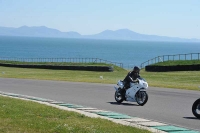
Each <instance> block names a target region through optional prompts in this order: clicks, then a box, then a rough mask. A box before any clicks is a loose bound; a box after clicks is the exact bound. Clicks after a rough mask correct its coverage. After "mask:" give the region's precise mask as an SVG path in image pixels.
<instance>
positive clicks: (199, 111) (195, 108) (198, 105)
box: [192, 98, 200, 119]
mask: <svg viewBox="0 0 200 133" xmlns="http://www.w3.org/2000/svg"><path fill="white" fill-rule="evenodd" d="M192 113H193V114H194V116H196V117H197V118H198V119H200V98H199V99H197V100H196V101H195V102H194V103H193V105H192Z"/></svg>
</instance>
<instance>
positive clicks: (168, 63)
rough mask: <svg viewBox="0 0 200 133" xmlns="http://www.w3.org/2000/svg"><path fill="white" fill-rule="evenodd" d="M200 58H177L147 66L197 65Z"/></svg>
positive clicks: (199, 62)
mask: <svg viewBox="0 0 200 133" xmlns="http://www.w3.org/2000/svg"><path fill="white" fill-rule="evenodd" d="M199 64H200V60H177V61H164V62H159V63H155V64H152V65H149V66H177V65H199Z"/></svg>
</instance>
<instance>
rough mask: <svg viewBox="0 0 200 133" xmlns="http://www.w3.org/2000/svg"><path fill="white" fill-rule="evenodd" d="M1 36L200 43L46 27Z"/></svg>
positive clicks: (4, 30) (7, 29)
mask: <svg viewBox="0 0 200 133" xmlns="http://www.w3.org/2000/svg"><path fill="white" fill-rule="evenodd" d="M0 36H31V37H59V38H61V37H62V38H87V39H107V40H111V39H112V40H142V41H182V42H183V41H187V42H200V39H184V38H178V37H166V36H157V35H145V34H140V33H136V32H134V31H131V30H129V29H120V30H116V31H112V30H105V31H103V32H101V33H98V34H94V35H81V34H79V33H78V32H73V31H71V32H61V31H59V30H57V29H52V28H48V27H45V26H39V27H35V26H34V27H28V26H22V27H19V28H10V27H0Z"/></svg>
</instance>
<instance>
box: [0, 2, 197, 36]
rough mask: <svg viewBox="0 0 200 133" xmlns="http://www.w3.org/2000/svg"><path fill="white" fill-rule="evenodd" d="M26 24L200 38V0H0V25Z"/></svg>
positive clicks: (83, 30)
mask: <svg viewBox="0 0 200 133" xmlns="http://www.w3.org/2000/svg"><path fill="white" fill-rule="evenodd" d="M23 25H27V26H47V27H49V28H54V29H58V30H60V31H63V32H68V31H76V32H79V33H80V34H82V35H89V34H97V33H99V32H102V31H104V30H107V29H108V30H118V29H125V28H126V29H130V30H132V31H135V32H138V33H141V34H151V35H161V36H170V37H182V38H198V39H200V0H0V26H5V27H20V26H23Z"/></svg>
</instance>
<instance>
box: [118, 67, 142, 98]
mask: <svg viewBox="0 0 200 133" xmlns="http://www.w3.org/2000/svg"><path fill="white" fill-rule="evenodd" d="M139 73H140V69H139V67H137V66H135V67H134V68H133V70H132V71H130V72H129V73H128V74H127V75H126V77H125V78H124V80H123V82H124V87H123V89H121V90H120V93H121V94H122V96H123V98H124V99H125V93H126V89H128V88H130V82H133V83H135V82H137V81H138V80H137V78H139V77H140V74H139Z"/></svg>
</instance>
